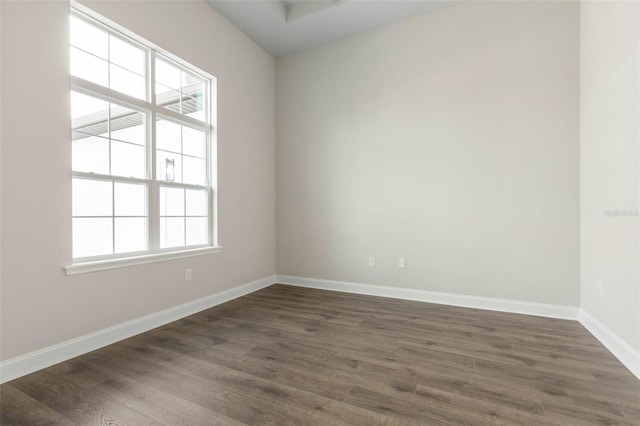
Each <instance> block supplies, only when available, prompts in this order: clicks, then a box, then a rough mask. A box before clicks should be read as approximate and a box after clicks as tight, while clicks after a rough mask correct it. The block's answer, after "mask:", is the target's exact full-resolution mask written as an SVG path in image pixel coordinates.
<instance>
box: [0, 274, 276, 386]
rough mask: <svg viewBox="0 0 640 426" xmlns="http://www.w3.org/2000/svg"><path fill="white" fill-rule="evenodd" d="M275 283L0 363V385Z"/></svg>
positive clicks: (198, 302) (221, 295)
mask: <svg viewBox="0 0 640 426" xmlns="http://www.w3.org/2000/svg"><path fill="white" fill-rule="evenodd" d="M274 282H275V275H272V276H269V277H265V278H262V279H260V280H256V281H252V282H250V283H247V284H243V285H241V286H238V287H234V288H231V289H229V290H224V291H221V292H219V293H216V294H212V295H210V296H206V297H203V298H201V299H197V300H194V301H191V302H187V303H184V304H182V305H178V306H174V307H172V308H169V309H165V310H163V311H160V312H156V313H153V314H150V315H146V316H144V317H141V318H136V319H134V320H131V321H127V322H125V323H122V324H118V325H115V326H113V327H109V328H106V329H104V330H100V331H96V332H94V333H90V334H87V335H85V336H81V337H77V338H75V339H71V340H67V341H66V342H62V343H59V344H56V345H53V346H49V347H47V348H44V349H40V350H37V351H34V352H30V353H28V354H25V355H21V356H18V357H15V358H11V359H8V360H6V361H3V362H0V383H4V382H8V381H9V380H13V379H17V378H18V377H22V376H24V375H27V374H29V373H33V372H35V371H38V370H41V369H43V368H47V367H50V366H52V365H54V364H57V363H59V362H62V361H66V360H68V359H71V358H74V357H76V356H79V355H82V354H85V353H88V352H91V351H93V350H96V349H99V348H102V347H104V346H107V345H110V344H113V343H116V342H119V341H120V340H124V339H128V338H129V337H132V336H135V335H136V334H140V333H144V332H145V331H149V330H151V329H154V328H156V327H160V326H162V325H165V324H168V323H170V322H172V321H176V320H179V319H181V318H184V317H187V316H189V315H193V314H195V313H197V312H200V311H203V310H205V309H209V308H211V307H214V306H216V305H219V304H221V303H224V302H228V301H230V300H233V299H237V298H238V297H241V296H244V295H246V294H249V293H253V292H254V291H257V290H260V289H262V288H265V287H268V286H270V285H272V284H273V283H274Z"/></svg>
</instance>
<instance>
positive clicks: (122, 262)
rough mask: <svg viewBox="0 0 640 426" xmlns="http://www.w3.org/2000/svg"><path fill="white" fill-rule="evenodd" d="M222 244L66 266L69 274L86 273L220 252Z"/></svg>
mask: <svg viewBox="0 0 640 426" xmlns="http://www.w3.org/2000/svg"><path fill="white" fill-rule="evenodd" d="M221 251H222V247H221V246H215V247H204V248H197V249H191V250H182V251H174V252H167V253H154V254H147V255H143V256H134V257H127V258H123V259H107V260H98V261H92V262H84V263H76V264H74V265H69V266H65V267H64V269H65V271H66V272H67V275H77V274H86V273H88V272H97V271H105V270H108V269H117V268H126V267H128V266H136V265H146V264H147V263H156V262H165V261H167V260H174V259H182V258H185V257H192V256H202V255H205V254H213V253H220V252H221Z"/></svg>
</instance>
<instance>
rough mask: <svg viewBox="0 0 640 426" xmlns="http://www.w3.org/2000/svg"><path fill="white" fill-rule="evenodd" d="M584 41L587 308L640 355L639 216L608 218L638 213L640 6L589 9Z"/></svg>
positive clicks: (586, 5)
mask: <svg viewBox="0 0 640 426" xmlns="http://www.w3.org/2000/svg"><path fill="white" fill-rule="evenodd" d="M580 41H581V49H580V53H581V61H580V70H581V87H580V92H581V102H580V109H581V117H580V130H581V145H580V179H581V180H580V221H581V305H582V308H583V309H584V310H585V311H587V312H588V313H589V314H590V315H591V316H592V317H593V318H595V319H596V320H597V321H599V322H600V323H602V324H603V325H604V326H605V327H607V328H608V329H609V330H610V331H611V332H612V333H614V334H615V335H616V336H618V337H619V338H621V339H622V340H623V341H624V342H626V343H627V344H628V345H630V346H631V347H632V348H634V349H635V350H636V351H637V353H640V276H639V272H640V264H639V261H640V248H639V243H640V238H639V237H640V234H639V232H640V230H639V229H638V217H637V216H635V217H634V216H610V215H607V214H606V211H607V210H616V209H617V210H620V211H622V212H625V211H630V210H631V211H633V210H635V211H636V212H637V209H638V192H639V190H640V188H639V185H638V179H639V174H638V167H639V166H638V164H639V156H640V151H639V149H638V144H639V143H640V142H639V141H640V124H639V123H640V60H639V55H640V3H638V2H619V1H611V2H592V1H586V2H583V3H582V6H581V28H580ZM638 363H639V364H638V365H639V366H640V360H639V361H638ZM639 371H640V370H639Z"/></svg>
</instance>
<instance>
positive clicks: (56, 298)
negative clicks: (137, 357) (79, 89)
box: [0, 1, 275, 360]
mask: <svg viewBox="0 0 640 426" xmlns="http://www.w3.org/2000/svg"><path fill="white" fill-rule="evenodd" d="M0 4H1V6H0V7H1V8H2V13H1V16H2V29H1V40H2V41H1V42H2V52H1V55H2V57H1V60H2V82H1V83H2V98H1V100H2V117H1V118H2V133H1V138H2V158H1V161H2V164H1V179H0V181H1V183H2V187H1V191H2V207H1V209H2V211H1V215H0V217H1V233H2V242H1V252H0V255H1V259H2V268H1V276H0V279H1V285H2V287H1V298H2V301H1V303H2V304H1V311H2V313H1V315H2V316H1V320H0V322H1V340H2V353H1V359H2V360H6V359H9V358H12V357H15V356H17V355H21V354H25V353H28V352H31V351H34V350H37V349H40V348H43V347H46V346H49V345H52V344H56V343H60V342H62V341H65V340H68V339H71V338H74V337H78V336H81V335H84V334H87V333H90V332H94V331H97V330H100V329H103V328H106V327H109V326H113V325H115V324H119V323H122V322H125V321H127V320H131V319H134V318H138V317H141V316H143V315H146V314H150V313H153V312H157V311H160V310H162V309H165V308H168V307H172V306H176V305H179V304H181V303H185V302H188V301H191V300H194V299H197V298H200V297H203V296H206V295H210V294H213V293H216V292H218V291H221V290H224V289H228V288H231V287H234V286H237V285H240V284H244V283H247V282H250V281H252V280H256V279H259V278H263V277H266V276H270V275H273V274H274V273H275V172H274V170H275V169H274V167H275V109H274V91H275V86H274V83H275V76H274V72H275V64H274V60H273V58H272V57H271V56H269V55H268V54H267V53H265V52H264V51H263V50H262V49H261V48H259V47H258V46H256V45H255V44H254V43H253V42H251V41H250V40H249V39H248V38H247V37H246V36H245V35H244V34H242V33H241V32H240V31H238V30H237V29H236V28H235V27H233V26H232V25H231V24H229V23H228V22H227V21H226V20H224V19H223V18H222V17H221V16H220V15H218V13H217V12H215V11H214V10H213V9H212V8H211V7H210V6H208V5H207V4H206V3H204V2H198V1H189V2H184V1H176V2H172V1H143V2H132V1H126V2H118V1H113V2H88V3H87V4H88V5H89V6H90V7H91V8H93V9H94V10H96V11H97V12H99V13H101V14H103V15H104V16H106V17H107V18H109V19H111V20H113V21H115V22H117V23H118V24H121V25H123V26H125V27H127V28H128V29H130V30H131V31H133V32H135V33H137V34H139V35H140V36H142V37H144V38H146V39H148V40H150V41H151V42H153V43H155V44H157V45H159V46H161V47H163V48H165V49H167V50H169V51H172V52H173V53H174V54H176V55H178V56H180V57H182V58H183V59H184V60H186V61H189V62H191V63H193V64H194V65H196V66H198V67H199V68H202V69H203V70H205V71H207V72H209V73H211V74H213V75H215V76H216V77H217V79H218V123H219V129H218V157H219V171H218V182H219V186H220V193H219V206H220V208H219V216H220V218H219V229H220V243H221V244H222V245H223V246H224V250H223V252H222V253H220V254H215V255H208V256H200V257H193V258H189V259H182V260H175V261H169V262H164V263H156V264H151V265H144V266H136V267H129V268H124V269H118V270H111V271H105V272H96V273H90V274H83V275H77V276H69V277H67V276H65V274H64V271H63V269H62V268H63V266H65V265H68V264H70V262H71V219H70V218H71V180H70V168H71V150H70V147H71V144H70V142H69V140H70V128H69V112H68V110H69V77H68V72H69V69H68V47H67V44H68V15H69V4H68V3H66V2H63V1H54V2H51V1H47V2H9V1H2V2H0ZM186 267H190V268H192V269H193V280H192V281H190V282H188V283H186V282H185V281H184V269H185V268H186Z"/></svg>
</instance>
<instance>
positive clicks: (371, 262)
mask: <svg viewBox="0 0 640 426" xmlns="http://www.w3.org/2000/svg"><path fill="white" fill-rule="evenodd" d="M369 266H370V267H371V268H375V267H376V258H375V257H370V258H369Z"/></svg>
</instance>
